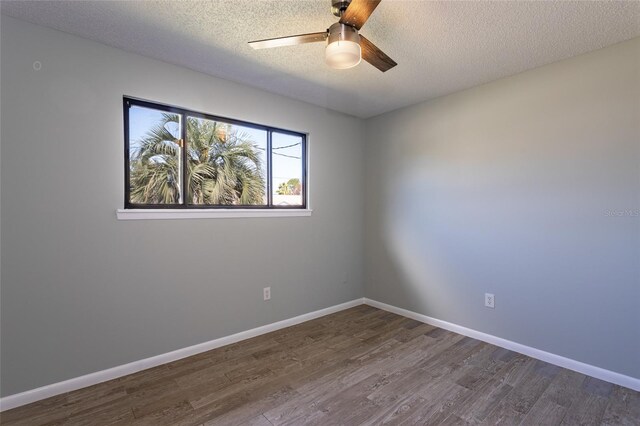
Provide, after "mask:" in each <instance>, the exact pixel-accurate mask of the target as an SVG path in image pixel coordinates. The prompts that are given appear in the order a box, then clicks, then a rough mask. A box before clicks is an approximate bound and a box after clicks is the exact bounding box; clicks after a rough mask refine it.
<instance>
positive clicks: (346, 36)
mask: <svg viewBox="0 0 640 426" xmlns="http://www.w3.org/2000/svg"><path fill="white" fill-rule="evenodd" d="M337 41H352V42H354V43H358V44H360V36H359V35H358V30H356V29H355V28H354V27H352V26H350V25H346V24H341V23H340V22H336V23H335V24H333V25H331V26H330V27H329V38H328V40H327V44H331V43H334V42H337Z"/></svg>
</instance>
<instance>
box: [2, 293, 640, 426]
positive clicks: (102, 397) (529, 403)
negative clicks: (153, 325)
mask: <svg viewBox="0 0 640 426" xmlns="http://www.w3.org/2000/svg"><path fill="white" fill-rule="evenodd" d="M0 423H2V425H6V426H13V425H30V426H35V425H50V426H52V425H207V426H211V425H254V426H271V425H306V424H310V425H313V424H319V425H360V424H364V425H380V424H423V425H424V424H426V425H440V424H442V425H470V424H483V425H496V424H501V425H509V426H511V425H640V393H638V392H635V391H632V390H629V389H626V388H622V387H620V386H616V385H612V384H610V383H607V382H603V381H601V380H597V379H594V378H591V377H587V376H584V375H582V374H579V373H576V372H573V371H570V370H565V369H562V368H559V367H556V366H553V365H551V364H547V363H545V362H541V361H537V360H535V359H532V358H529V357H527V356H524V355H520V354H517V353H515V352H510V351H508V350H505V349H501V348H498V347H496V346H492V345H489V344H487V343H484V342H481V341H478V340H474V339H471V338H468V337H464V336H461V335H458V334H455V333H451V332H448V331H445V330H443V329H439V328H435V327H432V326H430V325H427V324H422V323H420V322H418V321H414V320H411V319H408V318H404V317H401V316H398V315H395V314H392V313H388V312H385V311H381V310H379V309H375V308H372V307H369V306H366V305H361V306H358V307H355V308H352V309H349V310H346V311H342V312H339V313H336V314H332V315H328V316H325V317H322V318H319V319H316V320H313V321H309V322H306V323H303V324H299V325H296V326H293V327H289V328H287V329H283V330H280V331H276V332H273V333H269V334H266V335H263V336H259V337H256V338H253V339H250V340H245V341H243V342H239V343H236V344H233V345H229V346H226V347H223V348H219V349H216V350H213V351H210V352H206V353H203V354H199V355H196V356H192V357H190V358H186V359H183V360H179V361H176V362H173V363H171V364H166V365H163V366H159V367H156V368H152V369H149V370H145V371H142V372H140V373H137V374H133V375H130V376H126V377H123V378H120V379H116V380H112V381H109V382H106V383H101V384H99V385H95V386H91V387H89V388H85V389H81V390H78V391H75V392H70V393H68V394H64V395H59V396H55V397H53V398H49V399H47V400H43V401H39V402H36V403H33V404H30V405H27V406H23V407H19V408H16V409H13V410H9V411H6V412H4V413H2V414H0Z"/></svg>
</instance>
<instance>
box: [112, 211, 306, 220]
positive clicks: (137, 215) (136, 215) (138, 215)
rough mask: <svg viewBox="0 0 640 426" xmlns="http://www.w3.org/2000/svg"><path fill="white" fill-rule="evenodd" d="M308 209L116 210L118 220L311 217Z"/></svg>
mask: <svg viewBox="0 0 640 426" xmlns="http://www.w3.org/2000/svg"><path fill="white" fill-rule="evenodd" d="M312 211H313V210H310V209H281V210H278V209H202V210H196V209H193V210H182V209H118V210H116V215H117V217H118V220H155V219H229V218H240V217H300V216H311V212H312Z"/></svg>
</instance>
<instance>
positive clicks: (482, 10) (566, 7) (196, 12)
mask: <svg viewBox="0 0 640 426" xmlns="http://www.w3.org/2000/svg"><path fill="white" fill-rule="evenodd" d="M330 4H331V2H330V0H279V1H263V0H220V1H71V2H66V1H34V2H31V1H4V0H3V1H2V4H1V10H2V13H4V14H6V15H9V16H13V17H16V18H20V19H24V20H27V21H30V22H34V23H37V24H41V25H45V26H48V27H52V28H56V29H59V30H62V31H66V32H69V33H72V34H77V35H79V36H82V37H86V38H90V39H93V40H97V41H100V42H103V43H105V44H109V45H112V46H116V47H119V48H122V49H125V50H128V51H131V52H135V53H139V54H142V55H145V56H149V57H152V58H157V59H161V60H164V61H166V62H171V63H174V64H178V65H182V66H185V67H188V68H191V69H194V70H197V71H201V72H204V73H208V74H211V75H214V76H218V77H222V78H225V79H228V80H233V81H237V82H241V83H245V84H247V85H251V86H255V87H259V88H262V89H265V90H267V91H270V92H274V93H279V94H282V95H286V96H289V97H292V98H296V99H300V100H303V101H307V102H310V103H313V104H317V105H320V106H323V107H327V108H331V109H334V110H337V111H342V112H345V113H348V114H352V115H356V116H359V117H371V116H374V115H377V114H380V113H383V112H387V111H390V110H393V109H396V108H400V107H403V106H406V105H410V104H414V103H417V102H420V101H423V100H426V99H430V98H434V97H437V96H442V95H445V94H448V93H452V92H455V91H458V90H461V89H465V88H468V87H471V86H475V85H478V84H482V83H486V82H489V81H492V80H495V79H498V78H501V77H504V76H507V75H512V74H515V73H518V72H521V71H524V70H527V69H531V68H534V67H537V66H540V65H544V64H547V63H551V62H554V61H558V60H561V59H564V58H568V57H571V56H575V55H577V54H580V53H584V52H588V51H591V50H595V49H598V48H601V47H604V46H608V45H611V44H614V43H617V42H620V41H623V40H627V39H630V38H633V37H638V36H640V2H637V1H633V2H615V1H614V2H608V1H607V2H599V1H593V2H591V1H578V2H569V1H561V2H560V1H495V2H483V1H473V2H462V1H444V2H440V1H404V0H384V1H383V2H382V3H381V4H380V5H379V6H378V8H377V9H376V11H375V12H374V13H373V15H372V16H371V18H370V19H369V21H368V22H367V23H366V25H365V26H364V27H363V28H362V34H364V35H365V36H366V37H367V38H368V39H369V40H371V41H372V42H374V43H375V44H377V45H378V46H379V47H380V48H381V49H382V50H384V51H385V52H386V53H387V54H388V55H389V56H391V57H392V58H393V59H394V60H396V62H398V66H397V67H395V68H393V69H392V70H390V71H388V72H386V73H384V74H383V73H381V72H380V71H378V70H376V69H375V68H373V67H372V66H370V65H369V64H367V63H365V62H363V63H362V64H360V65H359V66H357V67H355V68H353V69H349V70H333V69H330V68H329V67H327V66H326V65H325V63H324V44H322V43H316V44H307V45H301V46H291V47H283V48H278V49H266V50H257V51H255V50H253V49H251V48H250V47H249V46H248V45H247V42H248V41H249V40H254V39H262V38H270V37H278V36H283V35H289V34H298V33H306V32H315V31H323V30H324V29H326V28H327V27H328V26H329V25H331V24H332V23H333V22H335V21H336V20H337V18H335V17H334V16H333V15H332V14H331V12H330Z"/></svg>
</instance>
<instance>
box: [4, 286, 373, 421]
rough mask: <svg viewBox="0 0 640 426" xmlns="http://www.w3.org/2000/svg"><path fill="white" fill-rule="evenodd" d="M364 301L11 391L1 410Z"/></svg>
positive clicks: (273, 329)
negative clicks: (26, 388)
mask: <svg viewBox="0 0 640 426" xmlns="http://www.w3.org/2000/svg"><path fill="white" fill-rule="evenodd" d="M363 303H364V299H355V300H352V301H350V302H346V303H341V304H339V305H335V306H330V307H328V308H324V309H320V310H318V311H314V312H309V313H308V314H303V315H299V316H297V317H293V318H289V319H286V320H282V321H278V322H274V323H272V324H267V325H263V326H261V327H256V328H252V329H251V330H247V331H242V332H240V333H236V334H232V335H230V336H225V337H221V338H219V339H215V340H211V341H208V342H204V343H200V344H197V345H194V346H189V347H187V348H183V349H178V350H175V351H172V352H167V353H165V354H162V355H156V356H153V357H151V358H145V359H141V360H139V361H134V362H131V363H129V364H124V365H119V366H117V367H113V368H109V369H107V370H102V371H97V372H95V373H90V374H86V375H84V376H80V377H76V378H73V379H69V380H65V381H63V382H58V383H52V384H50V385H46V386H42V387H40V388H36V389H32V390H28V391H25V392H21V393H17V394H14V395H9V396H5V397H4V398H0V411H5V410H10V409H12V408H16V407H20V406H21V405H26V404H30V403H32V402H36V401H40V400H42V399H45V398H49V397H52V396H55V395H59V394H62V393H66V392H71V391H74V390H77V389H81V388H85V387H87V386H92V385H96V384H98V383H102V382H106V381H108V380H112V379H117V378H118V377H122V376H126V375H128V374H133V373H137V372H138V371H142V370H146V369H148V368H152V367H156V366H158V365H162V364H166V363H169V362H172V361H176V360H179V359H182V358H186V357H189V356H192V355H196V354H199V353H202V352H206V351H210V350H212V349H216V348H219V347H221V346H226V345H230V344H231V343H236V342H239V341H241V340H245V339H250V338H252V337H256V336H259V335H261V334H266V333H270V332H272V331H276V330H280V329H282V328H286V327H290V326H292V325H296V324H300V323H302V322H305V321H309V320H312V319H315V318H319V317H323V316H325V315H329V314H332V313H334V312H338V311H342V310H344V309H349V308H352V307H354V306H358V305H362V304H363Z"/></svg>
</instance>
